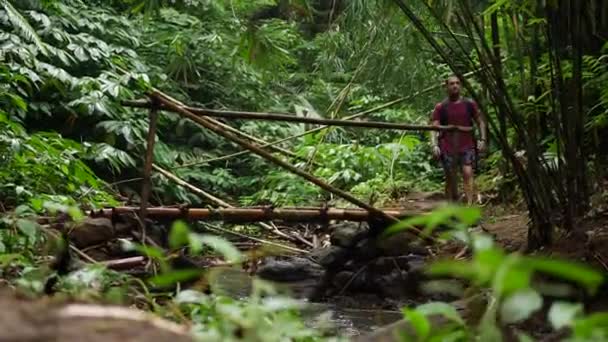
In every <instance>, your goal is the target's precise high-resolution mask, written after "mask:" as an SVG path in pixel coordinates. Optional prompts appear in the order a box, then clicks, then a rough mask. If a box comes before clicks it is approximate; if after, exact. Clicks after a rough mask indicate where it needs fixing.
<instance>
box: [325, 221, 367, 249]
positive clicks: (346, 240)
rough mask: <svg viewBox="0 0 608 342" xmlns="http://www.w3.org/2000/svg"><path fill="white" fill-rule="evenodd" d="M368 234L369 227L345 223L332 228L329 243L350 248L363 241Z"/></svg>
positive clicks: (362, 224)
mask: <svg viewBox="0 0 608 342" xmlns="http://www.w3.org/2000/svg"><path fill="white" fill-rule="evenodd" d="M368 233H369V227H368V226H367V224H365V223H359V224H353V223H352V222H347V223H345V224H341V225H336V226H334V227H333V230H332V233H331V238H330V241H331V244H332V245H336V246H340V247H344V248H350V247H353V246H354V245H356V244H357V242H359V241H361V240H362V239H364V238H365V237H366V236H367V234H368Z"/></svg>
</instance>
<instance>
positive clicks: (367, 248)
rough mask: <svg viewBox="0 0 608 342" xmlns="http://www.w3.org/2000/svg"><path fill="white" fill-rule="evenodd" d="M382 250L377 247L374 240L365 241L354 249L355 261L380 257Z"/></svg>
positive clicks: (358, 243) (360, 242)
mask: <svg viewBox="0 0 608 342" xmlns="http://www.w3.org/2000/svg"><path fill="white" fill-rule="evenodd" d="M380 252H381V251H380V249H379V248H378V247H377V246H376V242H375V240H374V239H371V238H369V239H363V240H361V241H359V242H357V244H356V245H355V247H354V252H353V258H354V259H355V260H358V261H361V260H365V261H367V260H372V259H374V258H376V257H378V256H379V255H380Z"/></svg>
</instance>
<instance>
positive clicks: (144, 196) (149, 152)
mask: <svg viewBox="0 0 608 342" xmlns="http://www.w3.org/2000/svg"><path fill="white" fill-rule="evenodd" d="M149 118H150V120H149V124H148V125H149V126H148V138H147V143H146V155H145V158H144V174H143V184H142V187H141V209H140V212H139V219H140V221H141V227H142V237H143V238H144V239H145V237H146V223H145V222H146V214H147V211H146V207H147V206H148V198H149V197H150V192H151V190H152V189H151V187H152V182H151V177H150V175H151V173H152V163H153V161H154V160H153V159H154V143H155V141H156V123H157V121H158V109H157V108H155V107H151V108H150V115H149Z"/></svg>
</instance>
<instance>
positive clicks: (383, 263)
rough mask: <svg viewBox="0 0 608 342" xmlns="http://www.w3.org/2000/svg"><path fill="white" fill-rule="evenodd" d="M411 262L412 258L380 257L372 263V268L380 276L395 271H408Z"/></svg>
mask: <svg viewBox="0 0 608 342" xmlns="http://www.w3.org/2000/svg"><path fill="white" fill-rule="evenodd" d="M409 261H410V258H409V257H407V256H398V257H379V258H376V259H375V260H374V261H373V262H372V264H371V266H370V268H371V269H372V270H373V272H374V273H376V274H378V275H381V274H387V273H391V272H393V271H394V270H402V271H407V270H408V269H409Z"/></svg>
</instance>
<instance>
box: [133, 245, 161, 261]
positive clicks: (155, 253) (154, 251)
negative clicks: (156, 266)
mask: <svg viewBox="0 0 608 342" xmlns="http://www.w3.org/2000/svg"><path fill="white" fill-rule="evenodd" d="M133 248H134V249H135V250H136V251H138V252H139V253H141V254H143V255H145V256H147V257H148V258H152V259H156V260H164V259H165V256H164V254H163V251H162V250H161V249H160V248H156V247H151V246H144V245H139V244H133Z"/></svg>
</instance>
